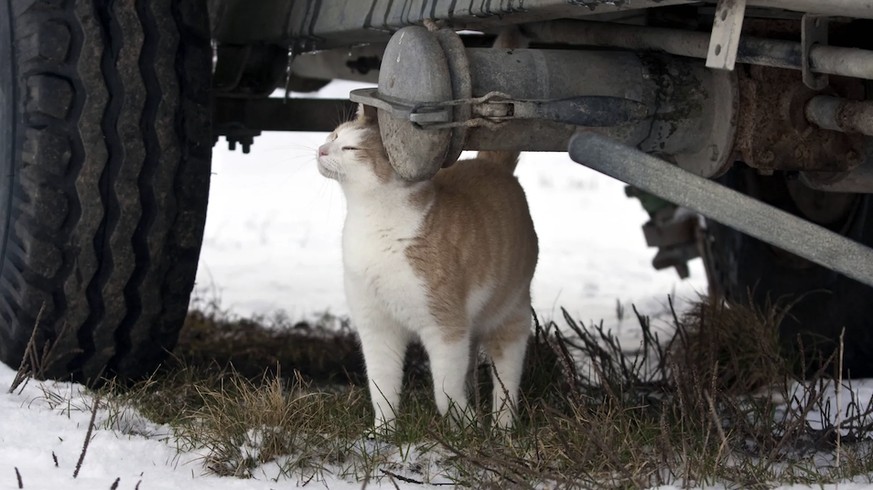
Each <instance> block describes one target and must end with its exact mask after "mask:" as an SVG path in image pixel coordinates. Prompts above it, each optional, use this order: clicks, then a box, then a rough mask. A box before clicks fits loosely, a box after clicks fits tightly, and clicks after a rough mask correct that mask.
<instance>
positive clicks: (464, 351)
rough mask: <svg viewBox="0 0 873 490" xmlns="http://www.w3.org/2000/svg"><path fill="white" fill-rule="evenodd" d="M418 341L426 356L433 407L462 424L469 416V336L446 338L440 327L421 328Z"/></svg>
mask: <svg viewBox="0 0 873 490" xmlns="http://www.w3.org/2000/svg"><path fill="white" fill-rule="evenodd" d="M421 342H422V344H424V348H425V350H426V351H427V355H428V358H429V359H430V370H431V375H432V376H433V391H434V400H435V401H436V406H437V409H438V410H439V412H440V414H441V415H443V416H446V415H449V416H450V417H452V418H453V419H454V420H455V421H457V422H458V423H460V424H462V425H466V424H467V423H468V422H469V421H470V420H469V419H470V417H471V415H470V413H469V403H468V401H467V390H466V387H467V373H468V371H469V366H470V363H471V362H472V360H471V352H472V350H471V348H472V340H471V339H470V337H469V335H464V336H463V337H461V338H446V335H445V330H444V329H439V328H434V329H425V330H424V331H422V333H421Z"/></svg>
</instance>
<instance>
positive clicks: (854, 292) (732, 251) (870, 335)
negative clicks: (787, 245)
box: [705, 165, 873, 377]
mask: <svg viewBox="0 0 873 490" xmlns="http://www.w3.org/2000/svg"><path fill="white" fill-rule="evenodd" d="M787 177H788V178H787ZM720 180H721V182H722V183H723V184H725V185H726V186H728V187H731V188H733V189H736V190H738V191H740V192H742V193H744V194H747V195H751V196H753V197H756V198H759V199H762V200H764V201H765V202H767V203H769V204H771V205H774V206H776V207H778V208H781V209H783V210H785V211H788V212H790V213H792V214H795V215H799V216H803V217H806V218H807V219H810V218H813V221H818V222H819V224H821V225H822V226H825V227H827V228H830V229H831V230H832V231H835V232H838V233H840V234H842V235H845V236H847V237H849V238H852V239H854V240H855V241H858V242H860V243H863V244H866V245H868V246H873V195H869V194H868V195H862V194H859V195H846V194H844V195H833V194H832V195H828V196H824V195H822V196H815V197H816V198H826V199H831V200H833V199H839V200H840V201H839V202H840V204H839V207H840V209H841V210H842V211H841V212H839V213H831V216H827V217H826V219H823V218H824V216H822V215H818V216H811V215H810V213H809V212H802V211H801V207H800V206H798V205H797V199H796V198H792V195H791V192H790V191H789V186H791V185H793V184H792V183H791V181H790V175H788V176H787V175H786V174H783V173H778V172H777V173H776V174H774V175H772V176H761V175H758V173H757V172H756V171H755V170H753V169H750V168H748V167H745V166H742V165H736V166H735V167H734V168H733V169H732V170H731V171H730V172H728V173H727V174H726V175H724V176H723V177H721V179H720ZM798 185H799V183H798ZM808 192H814V191H808ZM831 202H832V201H831ZM812 214H816V213H812ZM707 234H708V237H709V240H708V242H707V247H708V253H707V254H705V255H708V262H709V263H708V264H707V266H708V270H709V271H710V282H711V286H712V287H711V288H710V289H711V290H713V291H715V292H716V293H717V294H721V295H723V296H724V297H725V298H727V299H729V300H732V301H737V302H741V303H748V302H749V300H751V303H752V304H753V305H755V306H758V307H766V306H767V305H768V304H773V303H774V302H783V303H789V304H790V303H791V302H793V301H796V303H795V304H793V306H790V309H789V310H788V314H787V315H786V317H785V318H784V319H783V321H782V323H781V325H780V335H781V337H782V339H783V344H784V345H785V346H786V348H788V349H789V351H793V352H795V354H798V352H797V347H798V346H799V345H802V346H803V348H804V351H805V352H803V354H804V355H805V358H806V363H807V365H804V366H800V365H798V369H800V370H805V371H807V372H810V371H811V370H814V369H817V368H818V367H820V363H818V362H815V361H814V360H815V359H816V358H819V359H821V358H826V356H829V355H831V354H832V353H833V352H834V350H835V349H836V347H837V346H838V342H839V339H840V335H841V334H842V332H843V328H845V338H844V348H845V352H844V364H843V367H844V371H845V372H847V373H848V374H851V375H852V376H854V377H859V376H864V377H867V376H871V375H873V288H871V287H869V286H866V285H864V284H861V283H859V282H857V281H855V280H852V279H849V278H847V277H845V276H843V275H841V274H839V273H836V272H834V271H832V270H830V269H827V268H824V267H821V266H818V265H816V264H813V263H811V262H809V261H806V260H804V259H801V258H799V257H797V256H794V255H791V254H789V253H787V252H785V251H782V250H779V249H776V248H775V247H773V246H771V245H769V244H767V243H764V242H762V241H760V240H757V239H755V238H752V237H749V236H747V235H744V234H742V233H739V232H737V231H736V230H733V229H731V228H729V227H726V226H723V225H721V224H719V223H716V222H713V221H711V220H709V221H708V222H707ZM798 336H799V337H800V341H801V343H800V344H799V343H798ZM811 360H812V361H811Z"/></svg>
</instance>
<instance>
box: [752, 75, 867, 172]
mask: <svg viewBox="0 0 873 490" xmlns="http://www.w3.org/2000/svg"><path fill="white" fill-rule="evenodd" d="M738 75H739V83H740V106H741V107H742V110H741V111H740V117H739V120H738V122H739V125H738V128H737V142H736V148H737V150H738V151H739V153H740V154H741V156H742V160H743V161H744V162H746V164H748V165H749V166H751V167H755V168H757V169H759V170H761V171H764V172H766V173H769V172H772V171H774V170H806V171H823V172H845V171H847V170H850V169H851V168H852V167H854V166H856V165H858V163H860V161H859V160H858V159H857V158H855V159H854V164H853V159H852V158H851V155H853V154H854V155H859V154H861V153H862V151H863V148H864V146H865V144H864V140H863V137H861V136H859V135H850V134H846V133H839V132H835V131H822V130H820V129H818V128H816V127H815V126H812V125H811V124H809V123H808V122H807V120H806V115H805V108H806V105H807V102H808V101H809V100H810V99H811V98H813V97H814V96H815V95H816V92H814V91H812V90H811V89H809V88H807V87H806V86H804V85H803V84H802V83H801V81H800V79H799V77H798V76H797V75H796V73H794V72H791V71H788V70H779V69H773V68H762V67H757V66H751V67H748V70H738Z"/></svg>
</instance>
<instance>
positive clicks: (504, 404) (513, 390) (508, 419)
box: [483, 309, 531, 428]
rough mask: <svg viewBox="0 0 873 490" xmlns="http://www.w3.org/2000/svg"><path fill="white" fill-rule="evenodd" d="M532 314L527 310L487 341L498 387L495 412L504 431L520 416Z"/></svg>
mask: <svg viewBox="0 0 873 490" xmlns="http://www.w3.org/2000/svg"><path fill="white" fill-rule="evenodd" d="M529 311H530V310H528V309H525V310H523V311H522V312H521V313H519V314H516V315H514V316H513V317H511V318H510V320H509V321H508V322H507V325H506V328H503V329H499V330H496V331H494V332H491V334H490V335H487V336H486V337H485V338H484V339H483V346H484V348H485V353H486V354H487V355H488V357H490V358H491V378H492V380H493V385H494V387H493V390H494V391H493V396H492V405H491V410H492V412H493V413H494V416H495V420H496V423H497V426H498V427H501V428H508V427H511V426H512V423H513V421H514V419H515V415H516V407H517V406H518V391H519V386H520V385H521V375H522V371H523V369H524V356H525V351H526V350H527V342H528V338H529V337H530V324H531V320H530V313H529Z"/></svg>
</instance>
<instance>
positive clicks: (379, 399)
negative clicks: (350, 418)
mask: <svg viewBox="0 0 873 490" xmlns="http://www.w3.org/2000/svg"><path fill="white" fill-rule="evenodd" d="M357 324H358V332H359V335H360V338H361V350H362V351H363V353H364V363H365V364H366V367H367V380H368V384H369V388H370V401H371V402H372V404H373V411H374V412H375V420H374V423H373V426H374V429H375V431H376V432H377V433H385V432H390V431H393V430H394V420H395V418H396V416H397V410H398V409H399V408H400V391H401V387H402V385H403V360H404V357H405V355H406V347H407V346H408V345H409V340H410V336H409V333H408V332H407V331H406V330H405V329H403V328H400V327H399V326H398V325H397V323H396V322H394V321H393V320H392V319H391V318H389V317H388V316H387V315H380V314H373V313H372V312H370V314H367V315H365V316H364V317H363V318H360V319H359V320H357Z"/></svg>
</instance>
